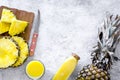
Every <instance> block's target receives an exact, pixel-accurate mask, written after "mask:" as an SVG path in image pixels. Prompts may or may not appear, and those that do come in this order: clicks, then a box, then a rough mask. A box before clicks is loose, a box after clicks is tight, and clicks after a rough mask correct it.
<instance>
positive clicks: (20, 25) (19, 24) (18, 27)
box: [9, 20, 28, 36]
mask: <svg viewBox="0 0 120 80" xmlns="http://www.w3.org/2000/svg"><path fill="white" fill-rule="evenodd" d="M27 25H28V22H26V21H21V20H13V21H12V23H11V26H10V29H9V34H10V35H11V36H14V35H17V34H20V33H22V32H23V31H24V30H25V28H26V27H27Z"/></svg>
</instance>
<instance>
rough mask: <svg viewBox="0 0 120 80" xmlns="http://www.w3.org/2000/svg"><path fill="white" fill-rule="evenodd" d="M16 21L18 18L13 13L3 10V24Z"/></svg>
mask: <svg viewBox="0 0 120 80" xmlns="http://www.w3.org/2000/svg"><path fill="white" fill-rule="evenodd" d="M15 19H16V17H15V15H14V14H13V12H12V11H10V10H9V9H3V11H2V16H1V21H2V22H7V23H11V22H12V21H13V20H15Z"/></svg>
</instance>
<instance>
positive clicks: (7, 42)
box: [0, 37, 19, 68]
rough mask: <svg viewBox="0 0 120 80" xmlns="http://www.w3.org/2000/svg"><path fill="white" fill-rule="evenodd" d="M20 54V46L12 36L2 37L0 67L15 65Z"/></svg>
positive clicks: (0, 40)
mask: <svg viewBox="0 0 120 80" xmlns="http://www.w3.org/2000/svg"><path fill="white" fill-rule="evenodd" d="M18 56H19V46H18V45H17V43H16V42H15V41H14V40H13V39H12V38H10V37H2V38H0V68H7V67H9V66H11V65H13V64H14V63H15V62H16V60H17V58H18Z"/></svg>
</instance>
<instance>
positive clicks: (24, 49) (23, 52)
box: [12, 36, 29, 67]
mask: <svg viewBox="0 0 120 80" xmlns="http://www.w3.org/2000/svg"><path fill="white" fill-rule="evenodd" d="M12 38H13V39H14V40H15V41H16V42H17V43H18V46H19V47H20V56H19V57H18V60H17V61H16V63H15V64H13V65H12V66H13V67H17V66H20V65H22V64H23V63H24V61H25V60H26V59H27V57H28V53H29V49H28V45H27V43H26V42H25V40H24V39H23V38H21V37H17V36H13V37H12Z"/></svg>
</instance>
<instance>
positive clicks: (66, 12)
mask: <svg viewBox="0 0 120 80" xmlns="http://www.w3.org/2000/svg"><path fill="white" fill-rule="evenodd" d="M0 5H4V6H8V7H13V8H18V9H22V10H27V11H32V12H34V13H35V14H36V12H37V10H38V9H40V12H41V21H40V28H39V37H38V43H37V47H36V51H35V55H34V57H31V58H28V60H27V61H26V62H25V63H24V64H23V65H22V66H20V67H18V68H8V69H1V70H0V80H31V79H30V78H28V77H27V75H26V74H25V66H26V64H27V63H28V62H29V61H30V60H32V59H37V60H40V61H42V62H43V63H44V65H45V68H46V71H45V74H44V76H43V77H42V78H41V79H39V80H50V79H51V78H52V76H53V75H54V74H55V72H56V71H57V69H58V68H59V66H60V65H61V64H62V63H63V62H64V60H65V59H66V58H68V57H69V56H71V54H72V53H76V54H78V55H79V56H80V57H81V60H80V61H79V62H78V66H77V67H76V69H75V71H74V72H73V74H72V75H71V77H70V78H69V80H74V78H75V77H76V76H77V73H78V72H79V70H80V69H81V68H82V67H83V66H84V65H87V64H90V63H91V59H90V58H91V56H90V51H91V50H92V47H93V46H94V44H96V40H97V27H98V26H99V24H100V23H101V22H102V21H103V18H104V17H105V13H106V12H110V13H111V14H120V0H0ZM33 30H34V28H33V29H32V33H33ZM32 33H31V35H32ZM31 37H32V36H31ZM29 44H30V42H29ZM119 52H120V51H119V48H118V50H117V54H116V55H118V54H119ZM118 56H119V55H118ZM119 67H120V62H119V61H118V62H115V63H114V65H113V66H112V69H111V71H110V73H111V80H119V79H120V68H119Z"/></svg>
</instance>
